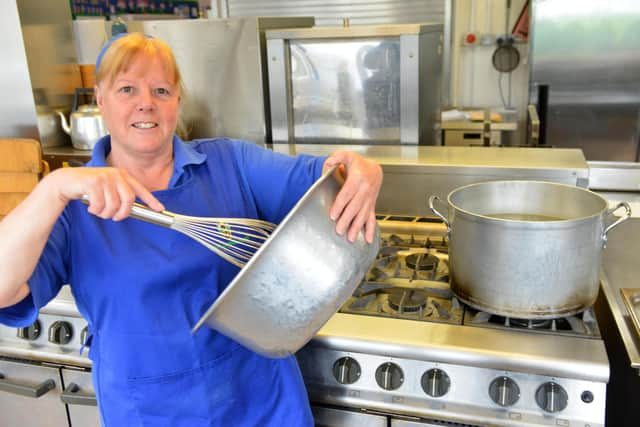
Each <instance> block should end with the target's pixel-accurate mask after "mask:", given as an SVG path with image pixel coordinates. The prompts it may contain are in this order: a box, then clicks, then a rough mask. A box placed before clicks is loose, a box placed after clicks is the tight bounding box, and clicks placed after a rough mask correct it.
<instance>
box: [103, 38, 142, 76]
mask: <svg viewBox="0 0 640 427" xmlns="http://www.w3.org/2000/svg"><path fill="white" fill-rule="evenodd" d="M128 35H129V33H119V34H116V35H115V36H113V37H111V38H110V39H109V41H107V42H106V43H105V44H104V46H102V49H100V53H98V58H97V59H96V74H98V70H99V69H100V64H101V63H102V57H104V54H105V53H107V50H109V48H110V47H111V45H112V44H113V42H115V41H116V40H118V39H121V38H122V37H125V36H128ZM144 36H145V37H146V38H148V39H152V38H153V36H150V35H148V34H145V35H144Z"/></svg>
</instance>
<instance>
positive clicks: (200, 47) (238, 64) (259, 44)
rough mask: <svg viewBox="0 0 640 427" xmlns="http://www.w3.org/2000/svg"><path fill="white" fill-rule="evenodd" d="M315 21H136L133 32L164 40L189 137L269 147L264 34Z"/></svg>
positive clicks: (309, 19)
mask: <svg viewBox="0 0 640 427" xmlns="http://www.w3.org/2000/svg"><path fill="white" fill-rule="evenodd" d="M313 22H314V21H313V18H309V17H307V18H258V17H246V18H228V19H198V20H194V19H188V20H158V21H137V22H131V23H130V24H129V30H130V31H142V32H144V33H145V34H149V35H152V36H156V37H159V38H161V39H162V40H164V41H165V42H166V43H167V44H168V45H169V46H171V48H172V49H173V52H174V54H175V56H176V60H177V62H178V66H179V67H180V71H181V73H182V78H183V81H184V84H185V86H186V96H185V102H184V104H183V106H182V116H183V119H184V121H185V124H186V126H187V131H188V132H189V138H190V139H195V138H210V137H213V136H226V137H232V138H239V139H244V140H247V141H252V142H256V143H265V142H267V141H268V140H269V139H270V136H269V130H270V125H269V117H270V114H269V111H268V108H269V106H268V103H267V102H266V100H267V99H268V93H269V92H268V90H269V88H268V85H267V84H266V83H267V79H266V69H263V68H264V67H263V64H264V58H263V57H262V56H263V55H264V52H265V48H264V47H263V44H264V32H265V30H267V29H271V28H290V27H306V26H311V25H313Z"/></svg>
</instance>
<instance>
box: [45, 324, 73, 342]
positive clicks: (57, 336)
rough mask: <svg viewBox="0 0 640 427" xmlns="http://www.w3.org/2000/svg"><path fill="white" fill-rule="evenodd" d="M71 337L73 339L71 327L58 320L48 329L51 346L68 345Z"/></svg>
mask: <svg viewBox="0 0 640 427" xmlns="http://www.w3.org/2000/svg"><path fill="white" fill-rule="evenodd" d="M71 337H73V327H72V326H71V323H69V322H64V321H61V320H60V321H57V322H54V323H53V325H51V326H50V327H49V342H51V343H53V344H60V345H65V344H69V342H70V341H71Z"/></svg>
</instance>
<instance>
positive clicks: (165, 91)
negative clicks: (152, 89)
mask: <svg viewBox="0 0 640 427" xmlns="http://www.w3.org/2000/svg"><path fill="white" fill-rule="evenodd" d="M156 93H157V94H158V95H169V90H168V89H166V88H164V87H159V88H157V89H156Z"/></svg>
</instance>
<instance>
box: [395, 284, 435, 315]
mask: <svg viewBox="0 0 640 427" xmlns="http://www.w3.org/2000/svg"><path fill="white" fill-rule="evenodd" d="M388 292H389V296H388V299H387V301H388V302H389V307H391V308H392V309H393V310H395V311H397V312H399V313H415V312H417V311H420V310H421V309H424V308H425V306H426V305H427V294H426V293H425V292H423V291H420V290H416V289H402V288H393V289H390V290H389V291H388Z"/></svg>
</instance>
